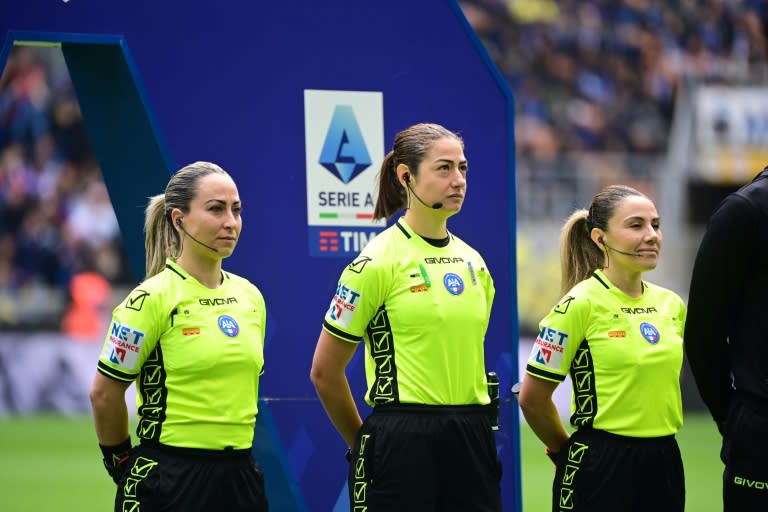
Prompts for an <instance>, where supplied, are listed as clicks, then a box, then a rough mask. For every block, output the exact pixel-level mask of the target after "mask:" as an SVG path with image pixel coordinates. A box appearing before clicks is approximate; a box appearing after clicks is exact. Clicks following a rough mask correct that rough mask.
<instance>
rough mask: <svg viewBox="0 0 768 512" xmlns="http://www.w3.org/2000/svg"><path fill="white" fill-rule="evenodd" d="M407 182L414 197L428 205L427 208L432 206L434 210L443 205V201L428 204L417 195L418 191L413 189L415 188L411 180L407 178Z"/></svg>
mask: <svg viewBox="0 0 768 512" xmlns="http://www.w3.org/2000/svg"><path fill="white" fill-rule="evenodd" d="M405 184H406V186H407V187H408V190H410V191H411V194H413V197H415V198H416V199H418V200H419V202H420V203H421V204H423V205H424V206H426V207H427V208H432V209H433V210H439V209H440V208H442V207H443V203H435V204H427V203H425V202H424V201H422V200H421V198H420V197H419V196H417V195H416V192H414V191H413V188H411V182H410V181H409V180H405Z"/></svg>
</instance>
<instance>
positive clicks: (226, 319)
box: [219, 315, 240, 338]
mask: <svg viewBox="0 0 768 512" xmlns="http://www.w3.org/2000/svg"><path fill="white" fill-rule="evenodd" d="M219 329H221V332H223V333H224V334H226V335H227V336H229V337H230V338H234V337H235V336H237V334H238V333H239V332H240V326H238V325H237V322H236V321H235V319H234V318H232V317H231V316H229V315H221V316H220V317H219Z"/></svg>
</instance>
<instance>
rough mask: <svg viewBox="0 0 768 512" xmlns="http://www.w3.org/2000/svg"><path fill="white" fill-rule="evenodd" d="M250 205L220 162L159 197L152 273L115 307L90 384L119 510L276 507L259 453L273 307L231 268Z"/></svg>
mask: <svg viewBox="0 0 768 512" xmlns="http://www.w3.org/2000/svg"><path fill="white" fill-rule="evenodd" d="M241 209H242V205H241V203H240V196H239V194H238V191H237V186H236V185H235V182H234V181H233V180H232V178H231V177H230V176H229V174H227V173H226V172H225V171H224V170H223V169H222V168H221V167H219V166H218V165H215V164H212V163H208V162H195V163H193V164H190V165H188V166H186V167H184V168H182V169H181V170H179V171H178V172H177V173H175V174H174V175H173V176H172V177H171V179H170V181H169V182H168V185H167V187H166V189H165V193H164V194H160V195H158V196H155V197H152V198H151V199H150V202H149V205H148V206H147V210H146V221H145V230H146V251H147V254H146V262H147V268H146V270H147V275H146V278H145V280H144V281H143V282H142V283H141V284H140V285H139V286H138V287H136V288H135V289H134V290H133V291H132V292H131V293H130V294H129V295H128V297H127V298H126V299H125V300H124V301H123V302H122V303H120V304H119V305H118V306H117V307H116V308H115V310H114V312H113V314H112V322H111V324H110V327H109V331H108V332H107V335H106V339H105V341H104V346H103V349H102V352H101V356H100V357H99V362H98V366H97V369H98V371H97V373H96V377H95V379H94V382H93V386H92V389H91V394H90V396H91V403H92V406H93V417H94V424H95V427H96V434H97V437H98V440H99V446H100V447H101V450H102V452H103V454H104V465H105V466H106V469H107V472H108V473H109V474H110V476H111V477H112V478H113V480H114V481H115V482H116V484H117V496H116V499H115V510H116V511H123V510H142V511H143V512H148V511H156V510H185V511H208V510H227V511H232V512H234V511H255V512H261V511H266V510H268V506H267V499H266V495H265V491H264V478H263V475H262V473H261V471H260V470H259V468H258V467H257V465H256V463H255V461H254V460H253V457H252V455H251V443H252V439H253V429H254V424H255V421H256V413H257V399H258V391H259V376H260V374H261V373H262V370H263V366H264V359H263V348H264V331H265V327H266V309H265V305H264V299H263V297H262V295H261V293H260V292H259V290H258V289H257V288H256V287H255V286H254V285H253V284H251V283H250V282H249V281H247V280H246V279H243V278H241V277H238V276H236V275H234V274H231V273H229V272H225V271H224V270H222V260H223V259H224V258H227V257H229V256H231V255H232V253H233V251H234V250H235V246H236V245H237V241H238V239H239V238H240V231H241V228H242V218H241V216H240V213H241ZM131 382H136V395H137V396H136V403H137V407H138V411H137V414H138V418H137V419H138V426H137V429H136V436H137V438H138V440H139V443H138V444H137V445H136V446H132V443H131V438H130V436H129V434H128V412H127V407H126V403H125V390H126V389H127V388H128V386H129V385H130V384H131Z"/></svg>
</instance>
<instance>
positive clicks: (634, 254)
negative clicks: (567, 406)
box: [597, 237, 642, 256]
mask: <svg viewBox="0 0 768 512" xmlns="http://www.w3.org/2000/svg"><path fill="white" fill-rule="evenodd" d="M597 241H598V242H600V243H601V244H603V247H605V248H606V249H610V250H611V251H613V252H617V253H619V254H623V255H624V256H642V253H639V252H626V251H621V250H619V249H615V248H613V247H611V246H610V245H608V244H607V243H605V240H603V237H599V238H598V239H597Z"/></svg>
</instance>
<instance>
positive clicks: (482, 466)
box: [349, 405, 501, 512]
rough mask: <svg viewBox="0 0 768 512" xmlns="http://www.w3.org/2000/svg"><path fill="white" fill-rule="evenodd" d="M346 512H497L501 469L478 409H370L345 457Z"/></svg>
mask: <svg viewBox="0 0 768 512" xmlns="http://www.w3.org/2000/svg"><path fill="white" fill-rule="evenodd" d="M349 494H350V497H349V498H350V510H352V511H354V512H356V511H366V512H392V511H397V512H410V511H413V512H424V511H425V510H440V511H441V512H453V511H455V512H497V511H500V510H501V463H500V462H499V459H498V457H497V455H496V439H495V437H494V434H493V431H492V430H491V420H490V415H489V413H488V408H487V407H483V406H456V407H442V406H427V405H396V406H377V407H375V408H374V411H373V413H372V414H371V415H370V416H368V418H366V420H365V421H364V422H363V426H362V428H361V429H360V432H359V434H358V437H357V441H356V442H355V446H354V448H353V450H352V460H351V463H350V471H349Z"/></svg>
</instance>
